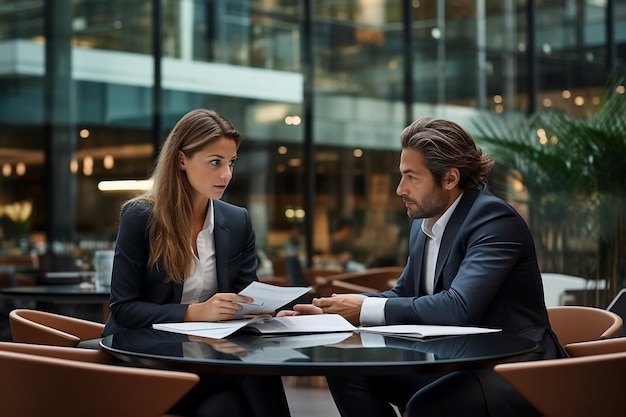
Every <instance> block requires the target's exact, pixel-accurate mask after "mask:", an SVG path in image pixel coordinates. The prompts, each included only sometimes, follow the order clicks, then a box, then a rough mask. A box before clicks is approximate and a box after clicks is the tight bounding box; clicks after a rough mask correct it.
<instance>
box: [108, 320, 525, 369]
mask: <svg viewBox="0 0 626 417" xmlns="http://www.w3.org/2000/svg"><path fill="white" fill-rule="evenodd" d="M100 345H101V347H102V348H103V349H104V350H106V351H108V352H109V353H111V354H113V355H114V356H116V357H117V358H118V359H121V360H122V361H125V362H131V363H137V364H143V365H148V366H154V367H158V368H168V369H182V370H192V371H195V372H204V371H206V372H214V373H239V374H263V375H332V374H335V375H336V374H345V373H346V372H351V373H359V374H363V375H393V374H406V373H416V372H432V371H443V372H445V371H452V370H458V369H469V368H479V367H490V366H493V365H495V364H496V363H501V362H509V361H513V360H517V359H519V358H521V357H523V356H525V355H526V354H528V353H530V352H532V351H534V350H535V349H536V348H537V344H536V343H535V342H533V341H531V340H529V339H525V338H522V337H519V336H512V335H507V334H504V333H488V334H477V335H476V334H475V335H463V336H452V337H443V338H431V339H410V338H403V337H397V336H387V335H385V336H383V335H374V334H364V333H324V334H308V335H281V336H259V335H252V334H246V333H237V334H235V335H232V336H229V337H228V338H225V339H208V338H198V337H196V338H193V337H191V336H187V335H182V334H177V333H170V332H166V331H161V330H153V329H136V330H126V331H124V332H121V333H118V334H116V335H111V336H107V337H105V338H103V339H102V341H101V343H100Z"/></svg>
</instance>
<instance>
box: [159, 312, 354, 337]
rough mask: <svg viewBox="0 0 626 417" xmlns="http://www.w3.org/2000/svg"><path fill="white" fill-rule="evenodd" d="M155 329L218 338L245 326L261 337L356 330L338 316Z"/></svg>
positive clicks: (171, 325)
mask: <svg viewBox="0 0 626 417" xmlns="http://www.w3.org/2000/svg"><path fill="white" fill-rule="evenodd" d="M152 327H153V328H154V329H157V330H165V331H168V332H174V333H182V334H187V335H192V336H200V337H211V338H214V339H221V338H224V337H227V336H230V335H231V334H233V333H235V332H236V331H237V330H240V329H243V328H244V327H245V328H247V329H248V330H250V331H253V332H256V333H261V334H281V333H332V332H352V331H354V330H355V327H354V326H353V325H351V324H350V323H349V322H348V321H347V320H346V319H344V318H343V317H341V316H340V315H337V314H320V315H310V316H304V315H303V316H287V317H269V318H263V317H254V318H252V319H241V320H227V321H219V322H184V323H156V324H153V325H152Z"/></svg>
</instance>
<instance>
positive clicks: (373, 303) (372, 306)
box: [359, 193, 463, 326]
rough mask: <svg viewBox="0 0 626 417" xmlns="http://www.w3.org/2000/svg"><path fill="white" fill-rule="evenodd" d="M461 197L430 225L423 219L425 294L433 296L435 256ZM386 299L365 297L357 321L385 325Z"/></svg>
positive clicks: (362, 323)
mask: <svg viewBox="0 0 626 417" xmlns="http://www.w3.org/2000/svg"><path fill="white" fill-rule="evenodd" d="M462 195H463V193H461V195H459V196H458V197H457V199H456V200H454V203H452V205H450V207H448V209H447V210H446V211H445V212H444V213H443V215H442V216H441V217H440V218H439V219H438V220H437V221H436V222H435V223H434V224H432V220H431V219H424V221H423V222H422V232H423V233H424V234H425V235H426V239H427V240H426V248H425V249H424V264H423V266H422V267H423V268H424V270H423V271H422V276H423V279H422V286H423V288H422V289H423V290H424V291H425V292H426V293H427V294H433V289H434V283H435V267H436V265H437V256H438V255H439V247H440V245H441V238H442V237H443V232H444V231H445V230H446V225H447V224H448V221H449V220H450V217H451V216H452V213H454V209H456V206H457V205H458V204H459V201H460V200H461V196H462ZM386 302H387V298H379V297H365V299H364V300H363V304H362V305H361V314H360V316H359V321H360V322H361V325H363V326H379V325H383V324H385V303H386Z"/></svg>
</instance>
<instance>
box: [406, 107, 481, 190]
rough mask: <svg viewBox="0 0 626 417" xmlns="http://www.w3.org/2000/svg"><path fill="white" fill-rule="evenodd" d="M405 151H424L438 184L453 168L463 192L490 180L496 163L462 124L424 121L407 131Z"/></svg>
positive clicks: (446, 121) (444, 120)
mask: <svg viewBox="0 0 626 417" xmlns="http://www.w3.org/2000/svg"><path fill="white" fill-rule="evenodd" d="M400 140H401V141H402V148H403V149H405V148H410V149H415V150H418V151H420V152H421V153H422V154H423V155H424V159H425V160H426V166H427V167H428V169H429V170H430V172H431V173H432V175H433V177H434V178H435V181H436V182H437V184H441V183H442V180H443V177H444V175H445V174H446V172H448V171H449V170H450V169H451V168H457V169H458V170H459V172H460V179H459V188H460V189H461V190H466V189H470V188H476V187H477V186H478V185H480V184H481V183H483V182H485V181H486V180H487V177H488V176H489V172H490V171H491V167H492V166H493V160H492V159H491V157H490V156H489V155H487V154H484V153H483V152H482V150H481V149H480V148H479V147H478V146H477V145H476V143H475V142H474V139H473V138H472V136H471V135H470V134H469V133H468V132H467V131H466V130H465V129H463V128H462V127H461V126H459V125H458V124H456V123H454V122H452V121H450V120H446V119H436V118H432V117H424V118H422V119H418V120H416V121H414V122H413V123H411V124H410V125H409V126H407V127H406V128H404V130H403V131H402V134H401V135H400Z"/></svg>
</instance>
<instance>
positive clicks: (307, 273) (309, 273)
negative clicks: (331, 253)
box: [302, 268, 344, 289]
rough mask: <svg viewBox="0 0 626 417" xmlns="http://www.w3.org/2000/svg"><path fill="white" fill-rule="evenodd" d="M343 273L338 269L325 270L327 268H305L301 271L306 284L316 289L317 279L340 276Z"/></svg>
mask: <svg viewBox="0 0 626 417" xmlns="http://www.w3.org/2000/svg"><path fill="white" fill-rule="evenodd" d="M343 273H344V272H343V271H342V270H340V269H327V268H305V269H304V270H303V271H302V276H303V277H304V279H305V280H306V282H307V283H308V284H309V285H311V286H312V287H313V289H316V288H317V285H318V283H317V281H318V278H324V277H328V276H333V275H341V274H343Z"/></svg>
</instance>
